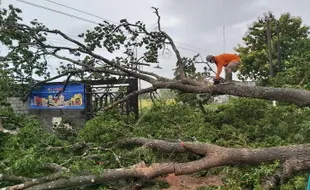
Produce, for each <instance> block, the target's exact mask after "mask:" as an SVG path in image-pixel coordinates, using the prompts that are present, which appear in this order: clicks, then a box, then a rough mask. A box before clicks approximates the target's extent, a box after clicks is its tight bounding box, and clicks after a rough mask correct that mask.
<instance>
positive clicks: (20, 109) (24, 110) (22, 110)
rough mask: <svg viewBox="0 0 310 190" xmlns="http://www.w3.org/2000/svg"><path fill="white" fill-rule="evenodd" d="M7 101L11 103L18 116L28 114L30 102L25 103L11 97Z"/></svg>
mask: <svg viewBox="0 0 310 190" xmlns="http://www.w3.org/2000/svg"><path fill="white" fill-rule="evenodd" d="M7 101H8V102H9V103H11V106H12V109H13V110H14V112H15V113H18V114H28V113H29V109H28V102H23V101H21V100H20V98H18V97H9V98H7Z"/></svg>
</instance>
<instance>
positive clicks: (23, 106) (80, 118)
mask: <svg viewBox="0 0 310 190" xmlns="http://www.w3.org/2000/svg"><path fill="white" fill-rule="evenodd" d="M7 100H8V102H9V103H11V106H12V109H13V110H14V112H15V113H18V114H25V115H35V116H36V117H38V119H39V121H41V122H42V124H43V125H44V126H45V127H47V128H48V129H50V128H51V127H52V126H53V119H54V120H57V119H59V118H61V120H69V121H70V123H71V124H72V127H73V128H81V127H83V126H84V125H85V123H86V116H85V114H84V113H83V111H81V110H31V109H29V108H28V102H25V103H24V102H22V101H21V100H20V98H18V97H10V98H7Z"/></svg>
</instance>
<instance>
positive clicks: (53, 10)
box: [16, 0, 206, 53]
mask: <svg viewBox="0 0 310 190" xmlns="http://www.w3.org/2000/svg"><path fill="white" fill-rule="evenodd" d="M16 1H19V2H22V3H25V4H28V5H31V6H34V7H37V8H41V9H45V10H48V11H51V12H54V13H58V14H62V15H65V16H69V17H71V18H75V19H78V20H82V21H85V22H89V23H92V24H95V25H98V24H99V23H97V22H94V21H91V20H88V19H84V18H82V17H78V16H75V15H72V14H68V13H65V12H61V11H58V10H55V9H52V8H48V7H45V6H42V5H38V4H35V3H31V2H29V1H25V0H16ZM45 1H47V2H50V3H54V4H57V5H59V6H62V7H66V8H68V9H72V10H75V11H78V12H81V13H83V14H87V15H90V16H93V17H96V18H100V19H102V20H105V21H109V22H113V23H116V22H114V21H111V20H109V19H106V18H103V17H100V16H97V15H94V14H91V13H88V12H85V11H82V10H79V9H76V8H73V7H70V6H67V5H64V4H61V3H57V2H55V1H52V0H45ZM116 24H117V23H116ZM175 43H177V44H181V45H183V46H187V47H189V48H191V49H192V50H190V49H188V48H184V47H179V48H180V49H184V50H188V51H192V52H196V53H197V51H194V50H199V51H201V50H202V51H206V50H204V49H201V48H197V47H194V46H190V45H187V44H184V43H181V42H177V41H175ZM199 51H198V52H199Z"/></svg>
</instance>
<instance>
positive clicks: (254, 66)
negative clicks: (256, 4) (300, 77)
mask: <svg viewBox="0 0 310 190" xmlns="http://www.w3.org/2000/svg"><path fill="white" fill-rule="evenodd" d="M267 20H269V23H270V31H271V49H272V55H271V57H272V65H273V70H274V74H275V76H276V75H277V74H278V73H279V72H284V71H286V70H287V69H290V68H292V67H294V66H295V63H294V62H293V61H296V60H292V59H291V57H292V56H294V55H295V54H296V53H297V52H299V55H300V54H302V53H301V52H305V51H309V49H308V50H305V49H303V48H302V47H301V45H300V43H304V42H303V41H305V40H307V38H308V34H309V26H304V25H303V23H302V19H301V18H300V17H294V16H292V15H291V14H290V13H285V14H282V15H281V16H280V17H279V18H276V17H275V16H274V15H273V14H272V13H271V12H269V13H265V14H264V16H263V17H260V18H258V20H257V21H255V22H253V23H252V25H251V26H250V27H249V29H248V31H247V32H246V34H245V36H244V37H243V38H242V39H243V41H244V43H245V45H240V44H239V45H238V46H237V47H236V48H235V50H236V51H237V52H238V53H239V54H240V55H241V57H242V64H241V67H240V74H239V78H240V79H252V80H260V81H264V80H265V82H266V80H268V79H269V76H270V72H269V59H268V55H269V54H268V53H269V52H268V40H267ZM296 56H298V55H297V54H296Z"/></svg>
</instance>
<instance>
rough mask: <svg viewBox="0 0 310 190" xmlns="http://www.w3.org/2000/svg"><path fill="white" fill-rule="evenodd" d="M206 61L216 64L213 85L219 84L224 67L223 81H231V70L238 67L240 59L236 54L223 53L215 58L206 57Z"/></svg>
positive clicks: (211, 56)
mask: <svg viewBox="0 0 310 190" xmlns="http://www.w3.org/2000/svg"><path fill="white" fill-rule="evenodd" d="M207 61H208V62H211V63H215V64H216V67H217V71H216V76H215V78H214V84H219V82H220V74H221V72H222V69H223V67H225V80H226V81H227V82H229V81H232V70H233V69H235V68H236V67H237V66H238V65H239V63H240V57H239V56H238V55H237V54H232V53H223V54H220V55H217V56H213V55H208V56H207Z"/></svg>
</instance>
